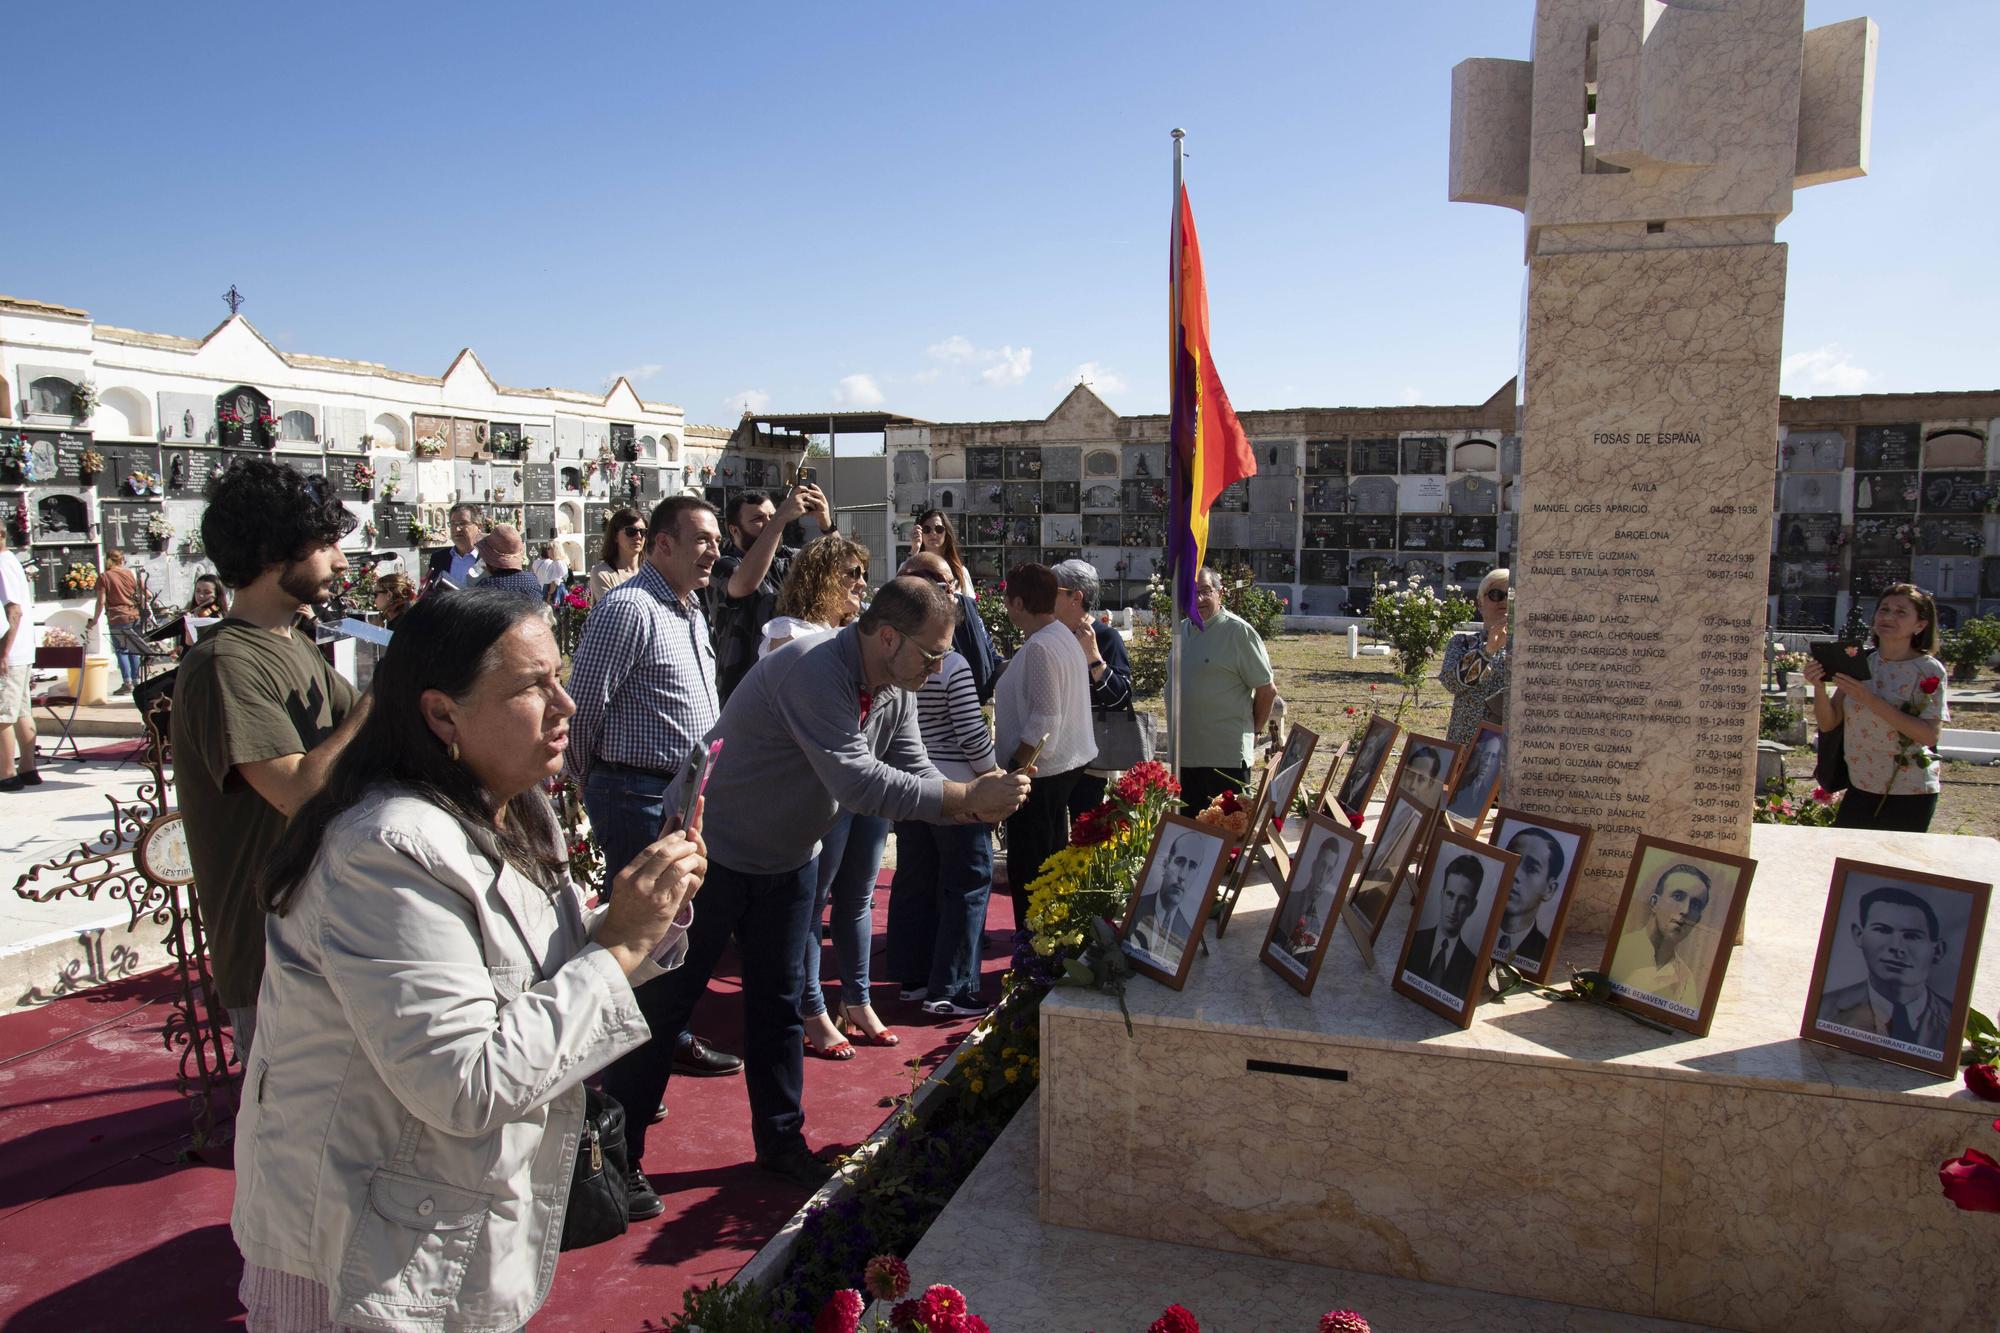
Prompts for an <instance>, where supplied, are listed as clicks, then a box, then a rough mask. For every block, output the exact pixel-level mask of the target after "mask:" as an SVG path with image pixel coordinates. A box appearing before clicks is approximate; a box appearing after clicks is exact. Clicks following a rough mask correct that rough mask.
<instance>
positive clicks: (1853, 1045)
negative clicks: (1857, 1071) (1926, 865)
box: [1799, 857, 1993, 1079]
mask: <svg viewBox="0 0 2000 1333" xmlns="http://www.w3.org/2000/svg"><path fill="white" fill-rule="evenodd" d="M1992 892H1993V887H1992V885H1990V884H1981V883H1978V882H1977V881H1975V880H1969V879H1953V878H1951V877H1950V876H1948V875H1933V874H1931V873H1929V872H1927V871H1922V870H1909V869H1906V868H1904V867H1902V866H1889V865H1877V864H1875V863H1874V862H1870V861H1850V860H1848V859H1847V858H1846V857H1841V858H1839V859H1837V860H1835V861H1834V863H1833V879H1832V882H1831V884H1830V885H1829V887H1828V889H1827V895H1826V919H1825V921H1824V922H1823V923H1822V924H1821V926H1820V932H1819V948H1818V950H1817V951H1816V952H1815V953H1814V954H1813V972H1812V986H1811V988H1810V989H1809V990H1808V991H1807V992H1806V1009H1805V1015H1804V1017H1803V1018H1801V1020H1800V1024H1799V1035H1800V1036H1801V1037H1803V1038H1805V1039H1806V1040H1807V1041H1814V1042H1818V1043H1820V1044H1821V1045H1823V1046H1832V1047H1835V1048H1837V1049H1839V1050H1843V1051H1852V1052H1853V1053H1854V1054H1856V1055H1865V1056H1868V1057H1869V1058H1871V1059H1875V1060H1886V1061H1888V1062H1889V1063H1891V1064H1898V1065H1907V1066H1908V1067H1909V1068H1911V1069H1921V1070H1923V1071H1924V1072H1925V1073H1927V1074H1932V1075H1935V1076H1936V1077H1938V1078H1947V1079H1948V1078H1955V1077H1956V1076H1957V1074H1958V1056H1959V1048H1960V1046H1961V1044H1962V1043H1963V1040H1964V1038H1963V1036H1962V1034H1963V1033H1964V1031H1965V1016H1966V1012H1967V1010H1969V1009H1970V1008H1971V1007H1972V978H1973V974H1974V972H1975V971H1976V970H1977V969H1978V966H1979V946H1980V942H1981V940H1982V939H1983V937H1984V935H1985V932H1986V907H1987V900H1988V898H1989V897H1990V896H1991V894H1992ZM1884 893H1886V894H1888V895H1889V897H1888V898H1887V899H1886V900H1885V899H1884V898H1879V897H1877V895H1878V894H1884ZM1864 906H1865V910H1864ZM1926 953H1928V955H1929V956H1928V958H1927V957H1926V956H1925V955H1926ZM1954 954H1955V955H1956V957H1955V958H1954V957H1953V955H1954ZM1853 964H1859V967H1858V969H1857V968H1855V967H1854V966H1853ZM1940 964H1949V968H1948V974H1949V975H1950V976H1951V977H1952V980H1953V985H1952V989H1951V990H1950V991H1948V992H1942V991H1940V990H1939V989H1938V987H1937V985H1936V984H1935V979H1934V977H1933V973H1934V972H1936V971H1938V970H1939V965H1940ZM1913 972H1914V973H1915V975H1914V977H1913V976H1912V975H1911V974H1912V973H1913ZM1878 973H1879V974H1878ZM1849 975H1853V976H1854V977H1855V980H1853V981H1852V982H1848V981H1845V980H1844V978H1845V977H1846V976H1849ZM1911 984H1914V985H1915V986H1916V987H1917V988H1918V990H1919V998H1921V999H1922V1000H1923V1001H1924V1007H1923V1010H1922V1012H1921V1014H1919V1015H1917V1016H1915V1017H1914V1018H1911V1017H1909V1015H1908V1003H1907V1002H1902V1003H1900V1004H1899V1001H1898V999H1897V998H1896V996H1895V995H1894V993H1893V992H1894V991H1895V990H1896V989H1897V988H1898V987H1901V986H1908V985H1911ZM1899 1007H1900V1009H1901V1011H1902V1012H1900V1013H1899V1012H1898V1009H1899ZM1897 1018H1902V1019H1904V1021H1906V1022H1910V1023H1912V1024H1913V1025H1914V1034H1913V1035H1912V1036H1911V1037H1908V1038H1899V1037H1896V1036H1894V1035H1892V1025H1893V1023H1894V1021H1895V1020H1896V1019H1897ZM1885 1025H1890V1026H1885Z"/></svg>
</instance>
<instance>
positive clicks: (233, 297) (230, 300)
mask: <svg viewBox="0 0 2000 1333" xmlns="http://www.w3.org/2000/svg"><path fill="white" fill-rule="evenodd" d="M222 299H223V301H225V302H226V303H227V304H228V306H229V313H230V314H232V315H233V314H235V313H236V312H237V311H238V310H240V309H242V308H243V293H242V292H239V291H237V290H236V284H235V283H233V282H232V283H230V284H229V290H228V291H226V292H224V293H223V294H222Z"/></svg>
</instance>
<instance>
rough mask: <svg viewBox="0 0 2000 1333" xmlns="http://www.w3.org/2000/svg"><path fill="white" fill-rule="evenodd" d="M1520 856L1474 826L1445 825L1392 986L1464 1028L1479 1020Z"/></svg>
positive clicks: (1421, 881)
mask: <svg viewBox="0 0 2000 1333" xmlns="http://www.w3.org/2000/svg"><path fill="white" fill-rule="evenodd" d="M1520 861H1521V858H1520V857H1518V856H1516V855H1514V854H1513V853H1512V852H1509V851H1506V850H1504V849H1502V848H1499V847H1495V846H1494V845H1493V844H1491V843H1486V842H1480V841H1478V840H1477V839H1475V838H1473V837H1472V836H1471V835H1469V834H1465V833H1460V832H1458V831H1457V830H1456V829H1440V830H1439V831H1438V835H1437V836H1436V837H1435V838H1433V839H1431V846H1430V851H1429V853H1428V854H1426V855H1425V857H1424V868H1423V872H1422V874H1421V875H1420V876H1419V877H1418V879H1417V891H1416V897H1415V899H1414V900H1413V901H1412V902H1411V904H1410V928H1409V930H1408V931H1407V932H1405V934H1404V935H1403V951H1402V952H1401V953H1400V954H1398V955H1397V957H1396V970H1395V972H1394V973H1393V974H1391V976H1390V978H1389V985H1390V986H1391V988H1393V989H1394V990H1396V991H1397V992H1399V993H1400V994H1403V995H1407V996H1408V997H1409V998H1411V999H1412V1000H1415V1001H1416V1002H1417V1003H1418V1004H1421V1005H1422V1006H1423V1007H1424V1008H1426V1009H1428V1010H1430V1011H1431V1012H1432V1013H1434V1014H1436V1015H1437V1016H1438V1017H1440V1018H1443V1019H1446V1020H1448V1021H1450V1022H1453V1023H1456V1024H1458V1026H1459V1027H1461V1028H1466V1027H1470V1026H1472V1011H1473V1010H1474V1009H1476V1008H1478V1007H1479V1002H1480V1001H1481V1000H1483V999H1485V998H1486V973H1487V969H1488V967H1489V966H1490V965H1491V963H1492V960H1493V942H1494V940H1495V939H1496V938H1498V936H1499V933H1500V909H1501V908H1502V907H1503V906H1504V905H1505V904H1506V902H1507V895H1508V893H1509V892H1510V891H1511V889H1512V888H1513V883H1514V871H1515V869H1516V867H1518V866H1519V865H1520ZM1426 918H1428V920H1427V919H1426ZM1468 939H1471V940H1473V941H1476V943H1474V944H1468V943H1467V940H1468ZM1433 946H1435V947H1433ZM1412 955H1414V957H1413V956H1412Z"/></svg>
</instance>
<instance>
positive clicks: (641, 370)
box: [604, 361, 666, 389]
mask: <svg viewBox="0 0 2000 1333" xmlns="http://www.w3.org/2000/svg"><path fill="white" fill-rule="evenodd" d="M665 369H666V367H665V366H663V365H661V364H660V363H659V362H657V361H646V362H642V363H641V364H639V365H636V366H634V367H632V368H631V369H630V370H614V371H612V372H611V373H610V374H609V375H606V376H605V377H604V387H605V388H606V389H609V388H610V387H611V386H612V385H614V384H616V383H617V382H618V381H619V380H621V379H622V380H626V381H628V382H629V383H632V384H643V383H645V382H646V381H647V380H651V379H658V378H659V377H660V372H662V371H664V370H665Z"/></svg>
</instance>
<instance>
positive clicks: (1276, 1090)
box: [1039, 825, 2000, 1329]
mask: <svg viewBox="0 0 2000 1333" xmlns="http://www.w3.org/2000/svg"><path fill="white" fill-rule="evenodd" d="M1751 855H1752V856H1754V857H1756V858H1757V859H1758V861H1759V863H1760V864H1759V868H1758V872H1757V878H1756V881H1755V884H1754V886H1753V888H1752V890H1751V893H1750V898H1749V904H1748V916H1747V920H1746V925H1745V939H1746V943H1744V944H1743V945H1742V946H1740V947H1738V948H1737V949H1736V950H1735V952H1734V956H1733V957H1732V959H1731V962H1730V965H1729V972H1728V978H1727V981H1726V982H1725V984H1724V986H1723V989H1722V995H1721V1001H1720V1008H1719V1012H1718V1014H1717V1017H1716V1020H1715V1023H1714V1026H1713V1029H1712V1030H1711V1032H1710V1035H1709V1036H1707V1037H1705V1038H1699V1039H1697V1038H1692V1037H1687V1036H1681V1035H1671V1036H1670V1035H1667V1034H1665V1033H1660V1032H1655V1031H1651V1030H1649V1029H1647V1028H1644V1027H1641V1026H1639V1025H1637V1024H1635V1023H1632V1022H1630V1021H1629V1020H1627V1019H1626V1018H1624V1017H1622V1016H1621V1015H1619V1014H1617V1013H1613V1012H1608V1011H1605V1010H1602V1009H1599V1008H1597V1007H1595V1006H1587V1005H1582V1004H1560V1003H1554V1002H1550V1001H1545V1000H1541V999H1537V998H1533V997H1519V996H1517V997H1515V998H1512V999H1509V1000H1507V1001H1505V1002H1500V1003H1495V1002H1488V1003H1487V1004H1485V1005H1483V1006H1481V1008H1480V1010H1479V1013H1478V1015H1477V1017H1475V1018H1474V1020H1473V1022H1472V1026H1471V1027H1470V1029H1469V1030H1467V1031H1463V1032H1461V1031H1457V1030H1454V1029H1453V1028H1452V1027H1451V1026H1450V1025H1448V1024H1446V1023H1445V1022H1443V1021H1442V1020H1440V1019H1438V1018H1437V1017H1436V1016H1435V1015H1433V1014H1431V1013H1430V1012H1429V1011H1428V1010H1426V1009H1423V1008H1421V1007H1419V1006H1418V1005H1416V1004H1414V1003H1412V1002H1411V1001H1409V1000H1407V999H1405V998H1404V997H1403V996H1401V995H1398V994H1396V993H1394V992H1393V991H1391V990H1390V988H1389V975H1390V971H1391V969H1393V968H1394V966H1395V964H1396V960H1397V956H1398V953H1399V951H1400V946H1401V942H1402V939H1403V934H1404V932H1405V930H1406V929H1407V924H1408V916H1409V908H1408V901H1407V898H1405V899H1404V900H1403V901H1402V902H1401V903H1400V904H1399V905H1398V907H1397V908H1396V909H1395V911H1394V912H1393V913H1392V915H1391V916H1390V919H1389V922H1388V924H1387V925H1386V926H1385V927H1384V934H1383V939H1384V942H1385V944H1386V946H1387V947H1383V948H1381V949H1379V950H1378V955H1377V960H1376V966H1375V968H1374V970H1373V971H1372V972H1367V971H1364V970H1363V968H1362V965H1361V962H1360V959H1359V955H1358V954H1357V953H1356V952H1355V950H1354V948H1353V946H1352V945H1351V944H1350V943H1349V941H1348V940H1347V939H1346V938H1345V935H1344V933H1343V935H1342V936H1341V937H1338V938H1336V939H1335V940H1334V941H1333V943H1332V950H1333V952H1331V953H1330V954H1329V955H1328V958H1327V962H1326V965H1325V967H1324V969H1323V970H1322V971H1321V973H1320V978H1319V983H1318V986H1317V988H1316V989H1315V991H1314V993H1313V994H1312V995H1311V996H1309V997H1308V996H1301V995H1299V994H1298V993H1297V992H1296V991H1294V990H1292V989H1291V988H1290V987H1289V986H1287V985H1285V984H1284V982H1283V981H1281V980H1280V979H1279V977H1278V976H1277V974H1276V973H1274V972H1272V971H1271V970H1270V969H1268V968H1266V967H1264V966H1263V965H1261V964H1260V963H1259V962H1258V960H1257V956H1256V955H1257V950H1258V948H1259V946H1260V945H1261V942H1262V940H1263V935H1264V928H1265V925H1266V924H1267V922H1268V919H1269V914H1270V912H1271V910H1272V909H1273V906H1274V903H1275V899H1276V893H1275V890H1274V889H1272V888H1271V887H1269V886H1266V885H1253V886H1252V887H1250V888H1249V889H1246V890H1245V893H1244V896H1243V899H1242V902H1241V903H1240V905H1239V906H1238V908H1237V911H1236V916H1235V919H1234V921H1233V922H1232V925H1231V929H1230V931H1229V934H1228V937H1227V938H1226V939H1224V940H1221V941H1219V942H1218V941H1215V940H1213V939H1211V940H1210V942H1209V948H1210V953H1209V954H1208V956H1206V957H1200V958H1197V960H1196V962H1195V965H1194V968H1193V971H1192V972H1191V974H1190V976H1189V978H1188V983H1187V988H1186V989H1185V990H1183V991H1179V992H1176V991H1171V990H1168V989H1166V988H1165V987H1163V986H1158V985H1155V984H1153V983H1151V982H1149V981H1146V980H1144V979H1143V978H1141V979H1135V980H1134V981H1133V982H1132V984H1131V986H1130V988H1129V989H1128V992H1127V996H1126V1002H1127V1004H1128V1006H1129V1007H1130V1010H1131V1017H1132V1024H1133V1028H1134V1032H1133V1035H1131V1036H1128V1035H1127V1034H1126V1029H1125V1024H1124V1022H1123V1020H1122V1019H1121V1018H1120V1015H1119V1011H1118V1005H1117V1003H1116V1001H1114V1000H1113V999H1112V998H1111V997H1109V996H1104V995H1099V994H1096V993H1094V992H1081V991H1073V990H1059V991H1057V992H1055V993H1054V994H1053V995H1051V996H1050V997H1049V999H1048V1001H1047V1002H1046V1003H1045V1005H1044V1007H1043V1010H1042V1024H1043V1026H1042V1096H1041V1101H1040V1121H1041V1123H1040V1129H1041V1163H1040V1181H1039V1185H1040V1208H1041V1218H1042V1220H1043V1221H1044V1222H1051V1223H1060V1224H1062V1225H1065V1226H1071V1227H1082V1228H1087V1229H1090V1230H1093V1231H1101V1232H1111V1233H1117V1234H1119V1235H1124V1236H1132V1237H1141V1238H1145V1239H1147V1240H1154V1241H1163V1242H1172V1243H1176V1244H1181V1245H1189V1246H1197V1247H1202V1248H1205V1249H1213V1250H1225V1251H1232V1252H1236V1253H1240V1254H1254V1255H1260V1256H1264V1257H1266V1258H1272V1259H1282V1260H1290V1261H1295V1262H1299V1263H1306V1264H1322V1265H1327V1266H1332V1267H1339V1268H1343V1269H1351V1270H1358V1271H1361V1272H1366V1273H1374V1274H1382V1275H1386V1276H1389V1277H1394V1278H1402V1279H1412V1280H1417V1281H1421V1282H1427V1283H1436V1284H1443V1285H1446V1286H1452V1287H1461V1288H1468V1289H1475V1290H1478V1291H1484V1292H1493V1293H1500V1294H1504V1295H1509V1296H1519V1297H1528V1298H1533V1299H1537V1300H1544V1301H1551V1302H1557V1303H1560V1304H1564V1305H1577V1306H1586V1307H1592V1308H1596V1309H1602V1310H1609V1311H1617V1312H1621V1313H1624V1314H1630V1315H1642V1316H1649V1317H1657V1318H1662V1319H1673V1320H1681V1321H1687V1322H1691V1323H1698V1324H1710V1325H1717V1326H1722V1327H1730V1328H1742V1329H1808V1328H1813V1329H1817V1328H1822V1327H1841V1328H1851V1329H1864V1328H1891V1327H1894V1328H1907V1327H1926V1328H1960V1327H1975V1326H1977V1327H1990V1326H1991V1324H1992V1313H1991V1312H1992V1311H1993V1310H1994V1309H1995V1308H2000V1269H1996V1268H1995V1266H1994V1265H1992V1264H1991V1263H1990V1262H1989V1259H1990V1256H1991V1254H1992V1252H1993V1247H1994V1245H1995V1243H1996V1241H2000V1218H1995V1217H1991V1216H1986V1215H1982V1214H1974V1213H1963V1212H1960V1211H1959V1210H1957V1209H1956V1208H1954V1207H1953V1206H1952V1205H1951V1204H1949V1203H1948V1202H1946V1201H1945V1199H1944V1198H1943V1197H1942V1196H1941V1194H1940V1193H1939V1189H1938V1180H1937V1165H1938V1163H1939V1162H1941V1161H1943V1160H1944V1159H1945V1158H1947V1157H1951V1156H1955V1155H1956V1154H1957V1153H1958V1152H1959V1151H1960V1150H1961V1149H1963V1148H1964V1147H1966V1146H1967V1145H1970V1146H1973V1147H1977V1148H1980V1149H1981V1150H1986V1151H1996V1152H2000V1135H1996V1134H1995V1132H1994V1131H1993V1129H1992V1127H1991V1122H1992V1120H1993V1116H1994V1111H1995V1109H1996V1108H1994V1107H1993V1106H1990V1105H1987V1104H1985V1103H1981V1102H1979V1101H1976V1100H1973V1099H1972V1098H1971V1097H1970V1095H1969V1094H1967V1093H1966V1092H1964V1091H1963V1089H1962V1088H1961V1087H1960V1086H1959V1085H1958V1084H1956V1083H1955V1082H1947V1081H1940V1080H1937V1079H1935V1078H1933V1077H1931V1076H1929V1075H1927V1074H1924V1073H1920V1072H1918V1071H1915V1070H1907V1069H1903V1068H1900V1067H1898V1066H1895V1065H1890V1064H1885V1063H1881V1062H1879V1061H1874V1060H1870V1059H1866V1058H1864V1057H1860V1056H1856V1055H1850V1054H1847V1053H1846V1052H1843V1051H1837V1050H1833V1049H1831V1048H1828V1047H1824V1046H1819V1045H1816V1044H1813V1043H1808V1042H1804V1041H1801V1040H1799V1038H1798V1031H1799V1020H1800V1016H1801V1014H1802V1012H1803V1010H1804V1007H1805V1003H1806V990H1807V987H1808V986H1809V984H1810V980H1811V974H1812V958H1813V951H1814V948H1815V946H1816V944H1817V941H1818V937H1819V930H1820V921H1821V916H1822V911H1823V908H1824V905H1825V900H1826V889H1827V883H1828V879H1829V876H1830V874H1831V870H1832V864H1833V861H1834V858H1835V857H1836V856H1842V855H1845V856H1848V857H1850V858H1854V859H1863V860H1871V861H1877V862H1887V863H1891V864H1900V865H1906V866H1910V867H1913V868H1918V869H1925V870H1931V871H1935V872H1939V873H1944V874H1949V875H1955V876H1959V877H1963V878H1973V879H1978V880H1982V881H1988V882H1994V881H2000V841H1995V840H1994V839H1991V838H1967V837H1951V836H1945V835H1936V834H1925V835H1919V834H1862V833H1857V832H1851V831H1845V830H1826V829H1799V828H1789V827H1778V826H1772V825H1759V826H1757V828H1756V830H1755V836H1754V838H1753V840H1752V845H1751ZM1601 950H1602V940H1601V939H1598V938H1590V937H1577V936H1572V937H1571V938H1570V939H1568V940H1567V941H1565V943H1564V945H1563V946H1562V948H1561V949H1560V957H1561V959H1562V960H1563V961H1564V962H1573V963H1575V964H1577V965H1579V966H1582V967H1590V968H1594V967H1596V966H1597V965H1598V963H1599V961H1600V958H1601ZM1984 952H1985V960H1986V966H1985V968H1984V969H1982V974H1981V975H1980V977H1979V978H1978V979H1977V981H1976V983H1975V986H1974V993H1973V1003H1974V1004H1975V1006H1977V1007H1978V1008H1980V1009H1982V1010H1984V1011H1986V1012H1989V1013H1990V1012H1994V1010H1995V1009H1996V1006H2000V913H1996V914H1993V915H1992V916H1990V917H1989V925H1988V930H1987V936H1986V941H1985V949H1984ZM1565 974H1566V973H1565Z"/></svg>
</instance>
